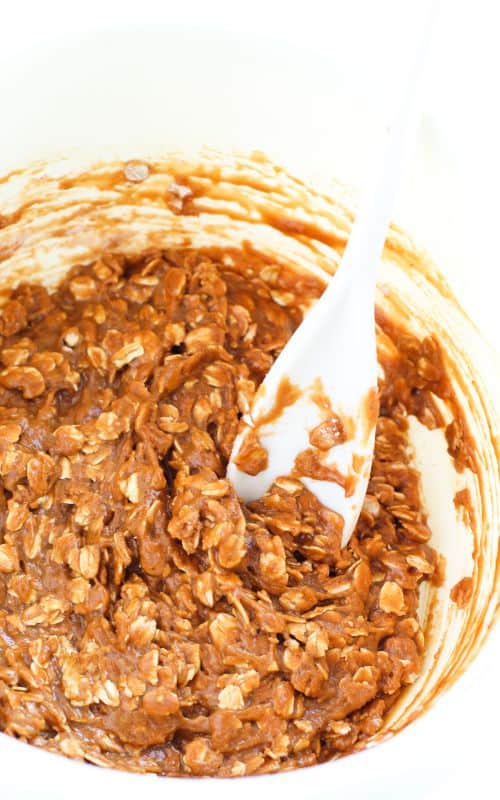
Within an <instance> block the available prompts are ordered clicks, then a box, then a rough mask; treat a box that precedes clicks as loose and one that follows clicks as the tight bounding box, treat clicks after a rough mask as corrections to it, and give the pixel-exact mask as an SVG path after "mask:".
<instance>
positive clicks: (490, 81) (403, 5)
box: [0, 0, 500, 800]
mask: <svg viewBox="0 0 500 800" xmlns="http://www.w3.org/2000/svg"><path fill="white" fill-rule="evenodd" d="M423 5H424V3H423V2H418V1H414V0H408V1H407V0H345V1H344V3H340V2H328V0H325V2H320V1H318V0H302V2H295V0H288V1H286V2H281V0H274V2H273V0H267V2H259V0H245V2H240V1H238V0H232V2H231V1H229V2H217V1H216V0H205V1H203V0H200V2H194V0H179V2H169V1H168V0H160V2H153V0H135V2H130V0H120V2H106V0H100V1H98V2H94V1H93V0H85V1H83V0H82V2H78V3H76V2H55V1H54V0H52V1H51V0H41V2H36V0H32V1H31V2H26V1H25V2H19V1H18V2H7V1H6V0H0V26H1V27H0V48H1V52H0V63H2V64H3V67H2V68H3V69H6V68H8V64H9V63H12V62H11V61H10V59H13V58H16V59H17V58H18V55H19V52H20V50H26V51H27V53H28V54H29V51H30V49H31V48H32V47H33V45H34V44H39V43H40V42H41V41H43V40H45V39H47V41H49V40H50V39H52V38H54V37H57V36H59V35H60V34H61V33H70V32H72V31H73V32H78V33H82V32H84V31H92V30H95V29H96V28H97V27H109V26H113V25H116V24H119V25H121V26H124V27H127V28H129V29H133V27H134V26H135V25H139V24H147V23H151V22H157V23H169V24H195V25H198V26H207V27H215V28H217V29H219V30H225V31H227V32H234V33H238V32H241V31H244V32H246V33H249V32H255V33H262V32H264V33H266V35H268V36H271V37H273V38H275V39H276V42H277V47H278V42H279V41H280V40H285V41H287V42H295V43H298V44H300V45H301V46H304V45H307V46H311V47H313V48H335V49H336V50H337V51H338V52H339V53H341V56H342V59H343V60H344V61H345V63H346V64H347V65H348V68H349V70H350V71H351V72H352V75H353V80H355V81H360V82H363V81H365V80H368V78H370V79H373V71H374V70H376V72H377V75H378V79H379V81H380V96H378V95H377V98H378V97H379V99H380V102H381V103H384V102H385V103H388V104H390V101H391V98H392V96H393V94H394V93H395V91H396V89H397V84H398V80H399V79H400V77H401V70H400V69H399V65H400V64H404V63H406V60H405V59H406V54H407V53H408V51H409V50H411V47H412V42H413V39H414V31H415V30H416V29H417V28H418V24H419V20H420V19H421V14H422V6H423ZM497 9H498V4H497V2H496V0H491V2H487V0H479V1H477V0H476V2H465V1H464V2H461V1H460V0H457V2H451V0H450V1H449V2H444V3H443V7H442V11H441V16H440V21H439V24H438V27H437V30H436V34H435V47H434V50H433V52H432V57H431V58H432V69H431V73H432V78H431V80H430V81H428V82H427V84H426V95H425V98H424V106H425V111H426V113H427V115H428V119H431V120H432V119H433V118H438V119H439V120H440V121H441V123H442V124H443V125H444V126H445V127H448V128H453V130H454V135H453V137H452V140H451V141H450V140H445V141H446V145H445V146H443V149H442V150H441V151H440V149H439V146H438V147H437V148H435V152H437V157H436V163H435V165H434V169H435V170H436V172H439V171H440V170H441V169H445V167H446V163H447V162H448V161H450V160H453V159H460V160H461V161H462V164H461V166H462V170H463V174H464V176H465V183H464V184H463V190H464V197H463V198H461V202H465V203H469V204H470V205H469V207H468V209H467V210H468V219H469V225H470V227H471V230H472V231H473V234H472V235H469V236H468V237H465V238H466V239H467V242H468V245H465V244H464V247H466V246H467V247H469V250H468V251H467V252H466V253H462V255H461V257H462V258H465V259H470V264H471V268H470V270H465V271H462V273H461V274H460V276H458V275H457V281H456V284H457V286H456V288H457V289H458V290H459V292H460V293H461V297H462V299H463V301H464V303H465V305H466V306H467V308H468V309H469V310H470V311H471V313H472V315H473V317H474V318H475V319H476V320H479V321H481V322H482V323H483V327H484V328H485V329H486V332H487V334H488V335H489V337H490V339H492V340H495V342H496V343H497V344H498V343H500V324H499V322H498V315H497V314H496V313H494V308H496V306H497V304H498V288H499V281H498V270H499V267H500V263H499V261H500V258H499V253H498V249H492V246H491V242H492V240H493V238H494V237H491V235H490V236H489V237H486V236H484V237H483V231H484V230H489V231H490V232H491V230H498V229H499V228H500V224H499V222H498V217H499V215H500V201H499V195H498V186H499V181H500V163H499V158H498V148H499V147H500V124H499V119H498V114H497V111H496V107H497V105H498V104H499V94H500V92H499V88H498V83H499V76H500V46H499V43H498V40H499V31H500V26H499V21H498V19H497ZM181 67H182V65H180V68H181ZM12 79H13V80H14V81H15V76H13V77H12ZM256 90H258V89H256ZM433 115H434V116H433ZM1 124H2V106H1V97H0V126H1ZM438 133H439V131H438ZM427 135H428V136H431V137H432V136H435V135H437V134H436V130H435V129H434V128H433V127H432V125H431V126H430V127H428V129H427ZM437 141H438V145H439V141H440V140H439V138H438V140H437ZM477 198H480V202H476V200H477ZM429 209H431V210H432V203H431V202H429ZM401 213H402V214H403V217H404V208H403V207H402V211H401ZM421 213H424V212H421ZM429 213H431V211H429ZM416 225H417V226H418V219H417V220H416ZM415 232H416V233H417V235H418V230H416V231H415ZM459 233H460V232H459V231H457V236H458V234H459ZM433 244H434V249H436V248H437V249H439V242H438V241H436V242H434V243H433ZM433 252H434V251H433ZM438 255H439V254H438ZM479 263H480V264H481V265H482V270H481V271H480V272H478V271H477V270H475V266H474V265H477V264H479ZM485 264H486V265H487V267H485ZM478 275H479V276H480V279H479V280H478V277H477V276H478ZM486 309H487V313H486ZM492 309H493V311H492ZM497 652H498V650H497ZM481 675H482V678H481V680H482V683H481V685H480V686H479V687H477V685H476V686H475V688H474V691H469V692H468V693H465V694H463V695H462V696H461V698H460V704H459V705H458V704H457V703H454V704H453V703H450V704H449V705H450V708H449V709H448V722H447V725H446V727H443V726H442V725H441V726H440V727H439V728H437V729H436V731H435V732H433V729H432V728H430V732H429V741H428V750H427V751H426V752H420V753H415V763H414V764H413V768H412V770H411V771H409V774H408V787H407V789H406V790H405V791H402V792H401V797H402V798H404V800H406V798H408V799H409V798H429V799H430V800H434V798H436V800H437V798H440V799H441V798H452V797H453V798H456V799H457V800H461V798H470V797H473V796H481V797H485V798H488V797H499V796H500V790H499V788H498V781H497V760H498V756H497V750H498V744H497V739H498V725H497V722H496V717H497V716H498V715H499V713H500V702H499V691H498V686H497V685H495V684H493V675H492V671H491V669H489V670H488V669H486V668H483V671H482V672H481ZM497 680H498V678H497ZM440 764H445V765H446V768H445V769H444V770H440V769H439V765H440ZM427 770H429V774H431V772H432V774H433V775H435V784H434V785H433V786H429V782H428V781H427V780H421V778H422V775H423V774H424V775H425V773H426V771H427ZM0 786H1V765H0ZM256 788H257V787H256ZM334 793H335V789H334V787H332V796H333V795H334ZM68 796H70V794H68ZM6 800H9V798H6Z"/></svg>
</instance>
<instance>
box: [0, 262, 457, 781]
mask: <svg viewBox="0 0 500 800" xmlns="http://www.w3.org/2000/svg"><path fill="white" fill-rule="evenodd" d="M245 258H247V261H245ZM238 259H239V263H238V269H236V268H235V263H236V261H237V260H238ZM257 261H258V259H257ZM260 266H262V265H260ZM257 267H259V264H258V263H256V257H255V255H253V256H252V255H251V253H249V254H248V256H246V255H245V251H244V250H243V251H242V252H240V253H239V254H235V253H233V254H229V257H228V253H224V252H217V251H215V250H214V251H212V252H210V253H206V252H205V253H196V252H193V251H190V250H187V249H186V250H175V251H167V252H165V251H161V252H160V251H158V252H151V253H148V254H146V255H144V256H143V257H141V258H140V259H135V260H132V259H126V258H125V257H123V256H117V255H113V254H103V255H102V257H101V258H100V259H99V260H97V261H96V262H95V263H93V264H92V265H90V266H85V267H81V268H76V269H73V271H72V272H71V273H70V274H69V275H68V276H67V278H66V279H65V280H64V281H63V282H62V283H61V284H60V285H59V287H58V288H57V289H56V290H55V291H53V292H52V293H48V292H47V290H46V289H44V288H42V287H41V286H40V285H30V284H27V283H24V284H21V285H19V286H18V287H17V288H16V289H14V290H13V291H12V292H11V294H10V298H9V300H8V302H7V303H6V305H5V306H4V307H3V309H2V311H1V312H0V334H1V339H0V361H1V367H0V729H1V730H2V731H4V732H6V733H8V734H11V735H12V736H15V737H18V738H21V739H23V740H25V741H28V742H31V743H32V744H35V745H38V746H41V747H44V748H46V749H48V750H52V751H57V752H61V753H64V754H65V755H67V756H71V757H74V758H79V759H85V760H87V761H89V762H92V763H94V764H98V765H103V766H114V767H120V768H123V769H129V770H133V771H136V772H155V773H160V774H167V775H220V776H241V775H250V774H254V773H265V772H273V771H277V770H280V769H291V768H294V767H300V766H307V765H311V764H316V763H318V762H321V761H324V760H327V759H329V758H331V757H333V756H338V755H340V754H343V753H346V752H349V751H352V750H353V749H355V748H359V747H362V746H364V744H365V743H366V742H367V741H368V740H369V739H370V737H372V736H373V735H374V734H376V733H377V731H379V730H380V728H381V726H382V724H383V720H384V717H385V715H386V714H387V712H388V710H389V709H390V708H391V706H393V704H394V703H395V701H396V700H397V699H398V697H399V695H400V693H401V692H402V690H403V689H404V687H405V686H406V685H408V684H410V683H412V682H413V681H414V680H415V679H416V677H417V675H418V673H419V669H420V662H421V654H422V651H423V648H424V636H423V632H422V630H421V629H420V626H419V623H418V621H417V614H416V612H417V603H418V593H419V585H420V583H421V582H422V581H427V580H430V579H435V578H436V576H437V575H438V573H439V572H440V564H439V558H438V556H437V554H436V552H435V551H434V550H433V549H432V547H430V546H429V544H428V541H429V538H430V530H429V528H428V527H427V525H426V517H425V514H424V512H423V510H422V507H421V500H420V490H419V475H418V473H417V472H416V471H415V469H413V468H412V467H411V466H410V452H409V448H408V415H409V413H416V414H417V415H418V416H419V417H421V418H425V420H426V422H427V423H429V419H430V417H432V414H433V413H436V414H437V410H436V409H435V408H434V407H433V405H432V402H431V392H434V393H436V394H439V391H440V386H441V385H444V383H443V382H444V370H443V367H442V362H441V357H440V351H439V347H438V345H437V343H436V342H435V341H434V340H433V339H432V338H427V339H424V340H423V341H419V340H418V339H416V338H414V337H411V336H409V335H407V334H405V335H403V334H402V333H401V332H399V331H397V330H396V329H395V328H394V326H393V325H390V324H389V323H388V322H387V320H384V318H382V317H381V318H380V319H379V333H380V337H381V338H382V339H383V340H384V343H385V344H384V348H383V349H382V351H381V361H382V365H383V367H384V375H385V377H384V378H383V379H381V382H380V387H379V389H380V415H379V419H378V424H377V437H376V446H375V458H374V462H373V468H372V474H371V479H370V484H369V490H368V495H367V497H366V501H365V504H364V509H363V512H362V514H361V518H360V520H359V523H358V526H357V528H356V531H355V533H354V535H353V537H352V539H351V541H350V543H349V545H348V547H346V548H344V549H340V530H341V526H340V520H339V518H338V517H337V516H336V515H335V514H334V513H333V512H331V511H329V510H327V509H325V508H324V507H322V506H321V505H320V504H319V503H318V501H317V500H316V498H315V497H314V496H313V495H312V494H310V493H309V492H308V491H307V490H306V489H305V488H304V486H303V484H302V483H301V482H300V480H298V479H297V478H294V477H290V476H283V478H280V479H278V480H277V481H276V483H275V484H274V485H273V486H272V488H271V489H270V491H269V492H268V493H267V494H266V496H265V497H264V498H262V500H260V501H258V502H255V503H252V504H250V505H248V506H245V505H243V504H242V503H241V502H240V501H239V499H238V497H237V496H236V495H235V493H234V491H233V489H232V486H231V485H230V483H229V482H228V481H227V480H226V479H225V470H226V464H227V460H228V458H229V455H230V452H231V447H232V444H233V440H234V438H235V436H236V433H237V430H238V424H239V419H240V417H241V415H242V414H244V413H246V412H247V411H248V410H249V407H250V404H251V402H252V398H253V395H254V393H255V391H256V389H257V388H258V386H259V383H260V382H261V381H262V379H263V377H264V375H265V374H266V372H267V371H268V370H269V368H270V366H271V365H272V363H273V361H274V359H275V358H276V357H277V356H278V354H279V352H280V351H281V349H282V348H283V346H284V344H285V343H286V341H287V340H288V339H289V337H290V336H291V334H292V332H293V331H294V329H295V328H296V327H297V325H298V324H299V323H300V321H301V318H302V312H301V311H300V306H299V299H300V303H302V304H303V303H304V301H305V300H306V299H310V300H313V299H314V298H315V297H317V296H319V294H320V293H321V291H322V286H323V284H322V283H321V281H319V280H316V279H314V278H311V277H310V276H309V277H307V278H305V277H304V278H303V279H301V278H297V276H293V275H291V274H290V275H289V276H288V278H287V277H286V274H285V273H284V275H283V278H282V286H281V289H282V291H283V293H284V294H286V296H287V298H288V299H287V304H286V305H284V304H283V303H279V302H277V299H278V298H277V297H276V295H273V293H272V292H271V290H270V288H269V287H268V285H267V284H266V283H265V282H264V281H263V280H262V278H260V277H258V274H259V270H258V269H257ZM293 297H295V298H296V299H297V302H296V303H294V302H293ZM326 433H328V431H326ZM330 433H331V431H330ZM320 434H321V435H320ZM324 435H325V431H319V432H318V431H316V432H313V433H312V435H311V439H310V441H311V452H312V453H314V452H316V451H317V454H321V448H322V442H323V437H324ZM254 455H255V454H254Z"/></svg>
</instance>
